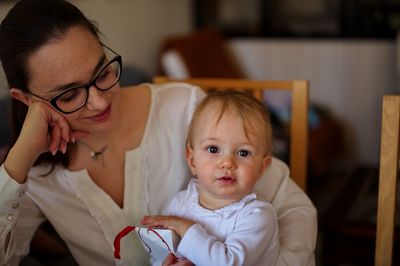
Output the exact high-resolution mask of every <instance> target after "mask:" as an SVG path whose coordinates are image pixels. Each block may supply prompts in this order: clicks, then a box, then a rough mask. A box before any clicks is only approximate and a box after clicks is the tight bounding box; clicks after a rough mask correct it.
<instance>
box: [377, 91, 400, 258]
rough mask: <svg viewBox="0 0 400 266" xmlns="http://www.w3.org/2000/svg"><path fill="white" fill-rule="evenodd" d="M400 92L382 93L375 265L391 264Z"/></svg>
mask: <svg viewBox="0 0 400 266" xmlns="http://www.w3.org/2000/svg"><path fill="white" fill-rule="evenodd" d="M399 132H400V95H385V96H383V105H382V129H381V150H380V162H379V192H378V213H377V230H376V246H375V265H376V266H387V265H392V254H393V236H394V228H395V214H396V193H397V174H398V163H399Z"/></svg>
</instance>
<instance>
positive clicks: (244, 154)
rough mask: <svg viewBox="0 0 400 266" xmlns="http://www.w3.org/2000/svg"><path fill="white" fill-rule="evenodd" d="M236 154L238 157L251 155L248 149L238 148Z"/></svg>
mask: <svg viewBox="0 0 400 266" xmlns="http://www.w3.org/2000/svg"><path fill="white" fill-rule="evenodd" d="M237 155H239V156H240V157H248V156H250V155H251V152H250V151H248V150H239V151H238V152H237Z"/></svg>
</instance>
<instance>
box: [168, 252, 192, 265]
mask: <svg viewBox="0 0 400 266" xmlns="http://www.w3.org/2000/svg"><path fill="white" fill-rule="evenodd" d="M191 265H193V263H191V262H190V261H189V260H187V259H178V258H177V257H176V256H175V255H174V254H172V253H170V254H169V255H168V256H167V257H166V258H165V260H164V261H163V264H162V266H191Z"/></svg>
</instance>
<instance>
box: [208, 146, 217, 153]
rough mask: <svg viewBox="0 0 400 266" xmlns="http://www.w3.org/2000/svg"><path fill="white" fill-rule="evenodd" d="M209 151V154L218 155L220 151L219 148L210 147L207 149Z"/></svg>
mask: <svg viewBox="0 0 400 266" xmlns="http://www.w3.org/2000/svg"><path fill="white" fill-rule="evenodd" d="M207 151H208V152H209V153H218V152H219V149H218V147H217V146H209V147H207Z"/></svg>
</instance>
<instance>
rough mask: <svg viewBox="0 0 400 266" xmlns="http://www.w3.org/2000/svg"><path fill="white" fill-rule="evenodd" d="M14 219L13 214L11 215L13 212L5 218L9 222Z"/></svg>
mask: <svg viewBox="0 0 400 266" xmlns="http://www.w3.org/2000/svg"><path fill="white" fill-rule="evenodd" d="M14 219H15V215H13V214H10V215H8V216H7V220H9V221H10V222H11V221H12V220H14Z"/></svg>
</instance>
